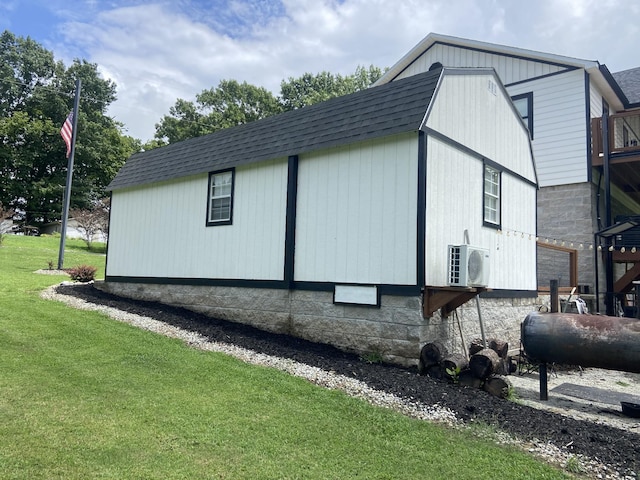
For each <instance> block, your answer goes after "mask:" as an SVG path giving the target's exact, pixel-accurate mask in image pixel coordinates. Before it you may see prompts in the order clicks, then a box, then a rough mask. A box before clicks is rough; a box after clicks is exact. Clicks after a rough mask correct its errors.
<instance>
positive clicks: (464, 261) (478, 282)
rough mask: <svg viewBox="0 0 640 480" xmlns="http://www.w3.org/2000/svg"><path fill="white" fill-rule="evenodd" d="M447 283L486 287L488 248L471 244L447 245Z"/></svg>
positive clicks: (458, 285) (460, 285)
mask: <svg viewBox="0 0 640 480" xmlns="http://www.w3.org/2000/svg"><path fill="white" fill-rule="evenodd" d="M448 273H449V285H451V286H454V287H486V286H487V284H488V283H489V250H487V249H484V248H478V247H472V246H471V245H449V272H448Z"/></svg>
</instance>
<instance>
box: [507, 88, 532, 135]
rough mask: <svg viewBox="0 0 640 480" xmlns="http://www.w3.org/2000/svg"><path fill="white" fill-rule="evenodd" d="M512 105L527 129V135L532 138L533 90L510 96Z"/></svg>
mask: <svg viewBox="0 0 640 480" xmlns="http://www.w3.org/2000/svg"><path fill="white" fill-rule="evenodd" d="M511 100H512V101H513V105H514V106H515V107H516V110H518V113H519V114H520V117H521V118H522V120H524V122H525V125H526V126H527V128H528V129H529V137H530V138H531V140H533V92H529V93H523V94H522V95H516V96H514V97H511Z"/></svg>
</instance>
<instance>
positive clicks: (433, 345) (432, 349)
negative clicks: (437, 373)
mask: <svg viewBox="0 0 640 480" xmlns="http://www.w3.org/2000/svg"><path fill="white" fill-rule="evenodd" d="M448 354H449V352H448V351H447V347H445V346H444V345H443V344H442V343H441V342H438V341H435V342H429V343H427V344H426V345H425V346H424V347H422V350H421V351H420V361H421V362H422V366H423V367H424V368H425V369H426V368H428V367H430V366H431V365H439V364H440V363H442V360H444V357H446V356H447V355H448Z"/></svg>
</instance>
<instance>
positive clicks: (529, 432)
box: [43, 282, 640, 479]
mask: <svg viewBox="0 0 640 480" xmlns="http://www.w3.org/2000/svg"><path fill="white" fill-rule="evenodd" d="M43 296H44V297H45V298H49V299H52V300H59V301H63V302H65V303H68V304H70V305H71V306H73V307H75V308H85V309H91V310H98V311H102V312H103V313H104V314H106V315H109V316H112V317H113V318H116V319H118V320H121V321H126V322H129V323H131V321H132V320H131V319H132V318H133V317H129V315H127V314H125V312H126V313H128V314H134V315H139V316H141V317H145V320H144V321H145V322H146V321H147V319H152V320H153V319H160V320H159V323H160V324H161V325H159V327H158V328H159V329H160V330H158V333H161V334H166V333H163V329H168V328H169V326H170V325H172V326H173V327H177V328H178V331H186V333H185V335H187V339H185V340H184V341H186V342H187V343H189V344H190V345H193V346H194V347H195V346H197V343H198V342H206V343H211V344H219V345H222V347H220V348H222V349H228V351H226V352H225V353H228V354H231V355H233V353H232V352H233V350H234V349H236V348H238V347H239V348H241V349H242V350H241V351H243V352H244V353H243V355H245V356H248V357H247V358H248V359H249V360H250V359H257V358H260V357H261V356H262V355H267V357H264V358H269V360H268V366H272V367H274V368H280V367H278V365H289V367H288V368H289V370H285V371H288V372H289V373H292V374H294V375H295V374H298V375H299V372H300V371H304V372H312V374H311V375H310V376H309V377H305V378H308V380H309V381H312V382H314V383H317V384H319V385H323V386H326V387H329V388H340V387H335V386H331V385H335V378H336V377H333V375H339V377H337V378H339V380H337V382H338V384H340V383H342V382H343V380H344V378H350V379H356V380H358V381H359V382H361V383H358V384H357V385H358V387H356V391H360V392H362V391H365V390H367V389H371V392H374V393H373V400H371V399H368V398H367V395H361V396H360V398H367V399H368V401H371V402H372V403H373V404H375V405H380V406H386V407H388V408H394V409H396V410H398V411H401V412H402V413H405V414H407V415H411V416H415V412H416V411H417V412H421V411H422V412H424V411H426V412H427V414H425V417H424V418H425V419H429V420H436V421H445V422H448V423H449V424H453V425H457V426H461V425H463V424H470V425H473V424H480V425H490V426H492V427H495V428H496V429H497V431H498V433H492V434H491V435H492V438H494V440H497V441H499V442H501V443H517V444H519V445H521V446H522V447H523V448H525V449H526V450H528V451H530V452H531V453H533V454H536V455H538V456H541V457H543V458H545V459H546V460H547V461H549V462H551V463H555V464H557V465H560V466H564V467H567V466H570V467H571V470H574V469H575V466H576V465H578V466H579V467H580V470H581V471H582V472H583V474H584V475H588V476H589V477H592V478H611V479H621V478H622V479H636V478H637V471H638V462H639V461H640V436H639V435H638V434H636V433H633V432H630V431H624V430H619V429H617V428H614V427H611V426H609V425H601V424H595V423H592V422H586V421H583V420H579V419H573V418H568V417H566V416H563V415H559V414H556V413H548V412H543V411H542V410H538V409H535V408H530V407H528V406H526V405H519V404H517V403H514V402H507V401H504V400H500V399H496V398H493V397H491V396H489V395H479V394H478V393H476V392H477V390H476V391H474V390H472V389H465V388H455V387H454V386H452V385H448V384H447V383H446V382H438V381H436V380H433V379H431V378H428V377H424V376H419V375H417V371H412V370H411V369H406V368H400V367H397V366H393V365H386V364H371V363H367V362H365V361H363V360H362V359H359V358H358V357H357V356H356V355H352V354H348V353H345V352H340V351H338V350H337V349H335V348H333V347H329V346H326V345H321V344H313V343H312V342H307V341H303V340H299V339H295V338H293V337H287V336H285V335H276V334H268V333H265V332H262V331H258V330H256V329H254V328H252V327H247V326H246V325H239V324H233V323H231V322H224V321H220V320H216V319H211V318H208V317H204V316H202V315H200V314H196V313H194V312H191V311H189V310H185V309H178V308H175V307H169V306H166V305H162V304H158V303H153V302H141V301H133V300H129V299H124V298H121V297H115V296H113V295H109V294H106V293H104V292H100V291H98V290H97V289H95V288H93V287H92V286H91V285H85V286H84V287H83V286H82V285H73V284H70V282H64V283H63V284H61V285H58V286H53V287H51V288H49V289H47V290H46V291H45V292H43ZM82 299H84V300H87V301H81V300H82ZM109 306H111V307H110V308H108V307H109ZM111 309H113V310H111ZM162 324H163V325H164V326H162ZM139 326H140V325H139ZM142 328H144V327H142ZM196 332H198V333H197V334H198V335H201V336H202V338H201V337H193V338H198V341H197V342H196V343H195V344H194V343H192V342H190V341H189V340H188V338H191V337H190V336H191V335H196ZM218 338H224V339H225V341H224V342H220V341H219V340H218ZM211 348H213V347H211ZM220 351H224V350H220ZM273 353H276V355H274V354H273ZM273 357H275V358H276V360H273ZM244 361H247V360H244ZM320 371H323V372H326V373H329V374H330V375H331V377H330V378H332V380H330V381H328V380H319V379H321V378H327V377H325V376H324V375H325V374H324V373H320ZM296 372H298V373H296ZM343 377H344V378H343ZM314 379H315V380H314ZM345 391H347V390H345ZM347 393H349V391H347ZM349 394H354V393H349ZM387 394H388V395H392V397H389V398H394V400H393V401H392V402H387V403H385V402H384V401H380V400H379V399H380V398H384V397H385V395H387ZM356 396H357V394H356ZM396 398H399V399H400V402H399V404H397V403H395V402H396V400H395V399H396ZM401 405H410V406H411V405H412V406H413V407H411V408H407V407H406V406H401ZM412 408H413V409H415V411H412ZM434 408H435V409H436V410H435V411H437V412H440V413H441V412H446V413H445V414H444V416H442V417H440V418H438V415H440V413H438V414H436V415H435V416H434V417H432V418H430V415H432V413H433V412H434V410H433V409H434ZM412 412H413V413H412ZM449 412H453V416H454V417H455V421H454V420H453V418H452V417H451V416H450V414H449ZM418 418H422V417H420V416H418ZM480 431H483V432H485V433H486V432H488V431H489V430H488V429H486V428H484V429H480Z"/></svg>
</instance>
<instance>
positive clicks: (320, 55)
mask: <svg viewBox="0 0 640 480" xmlns="http://www.w3.org/2000/svg"><path fill="white" fill-rule="evenodd" d="M639 18H640V2H638V1H637V0H535V1H526V0H173V1H169V0H156V1H148V0H2V1H1V3H0V31H3V30H9V31H11V32H12V33H14V34H16V35H18V36H24V37H26V36H30V37H31V38H33V39H34V40H36V41H37V42H38V43H40V44H42V45H43V46H44V47H45V48H47V49H48V50H51V51H53V52H54V55H55V57H56V59H58V60H62V61H64V62H65V64H67V65H69V64H70V62H71V61H72V60H73V59H74V58H81V59H85V60H88V61H90V62H92V63H96V64H98V66H99V69H100V72H101V73H102V75H103V76H104V77H105V78H109V79H111V80H113V81H114V82H115V83H116V85H117V87H118V100H117V101H116V102H115V103H114V104H113V105H112V107H111V109H110V112H109V113H110V115H112V116H113V117H115V118H116V119H117V120H119V121H121V122H123V123H124V124H125V126H126V128H127V133H128V134H129V135H131V136H133V137H136V138H139V139H141V140H143V141H146V140H148V139H150V138H152V137H153V134H154V131H155V130H154V125H155V123H157V122H158V121H159V120H160V119H161V117H162V116H163V115H164V114H167V113H168V112H169V108H170V107H171V106H172V105H173V104H174V103H175V101H176V99H177V98H184V99H187V100H193V98H194V97H195V95H196V94H197V93H199V92H201V91H202V90H203V89H205V88H211V87H216V86H217V85H218V83H219V81H220V80H221V79H236V80H238V81H247V82H249V83H252V84H255V85H259V86H264V87H266V88H268V89H270V90H272V91H273V92H274V93H277V92H278V91H279V85H280V81H281V80H282V79H286V78H289V77H297V76H300V75H301V74H303V73H304V72H312V73H317V72H321V71H323V70H326V71H329V72H332V73H341V74H350V73H353V71H354V70H355V68H356V67H357V66H358V65H363V66H369V65H376V66H378V67H381V68H384V67H390V66H391V65H393V64H394V63H395V62H396V61H397V60H399V59H400V58H401V57H402V56H403V55H404V54H405V53H406V52H408V51H409V50H410V49H411V48H412V47H413V46H414V45H415V44H417V43H418V42H419V41H420V40H421V39H422V38H424V37H425V36H426V35H427V34H428V33H429V32H436V33H441V34H445V35H454V36H458V37H463V38H470V39H474V40H480V41H486V42H492V43H500V44H505V45H511V46H515V47H520V48H526V49H531V50H538V51H543V52H550V53H556V54H560V55H567V56H571V57H578V58H583V59H588V60H598V61H599V62H600V63H604V64H606V65H607V66H608V67H609V70H611V71H612V72H617V71H621V70H626V69H629V68H634V67H637V66H640V53H639V50H638V46H639V45H640V22H639V21H638V19H639Z"/></svg>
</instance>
